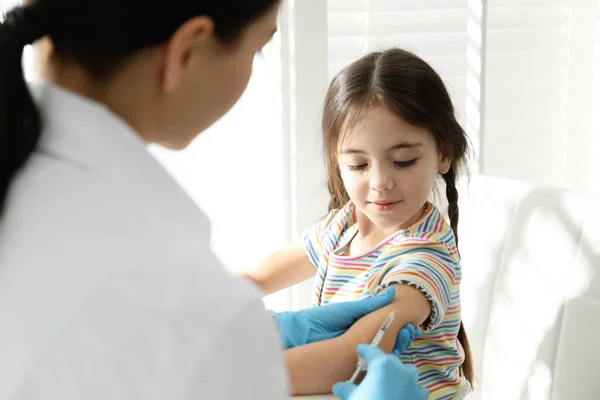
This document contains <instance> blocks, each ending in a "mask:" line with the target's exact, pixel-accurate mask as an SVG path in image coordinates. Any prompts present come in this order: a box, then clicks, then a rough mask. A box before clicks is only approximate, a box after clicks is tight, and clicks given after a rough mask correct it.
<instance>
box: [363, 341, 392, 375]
mask: <svg viewBox="0 0 600 400" xmlns="http://www.w3.org/2000/svg"><path fill="white" fill-rule="evenodd" d="M356 352H357V353H358V355H360V356H361V357H362V358H364V359H365V361H367V369H368V365H370V364H371V363H372V362H373V361H375V360H377V359H379V358H381V357H385V356H387V354H385V353H384V352H383V350H381V349H380V348H379V347H377V346H371V345H368V344H359V345H358V347H357V348H356Z"/></svg>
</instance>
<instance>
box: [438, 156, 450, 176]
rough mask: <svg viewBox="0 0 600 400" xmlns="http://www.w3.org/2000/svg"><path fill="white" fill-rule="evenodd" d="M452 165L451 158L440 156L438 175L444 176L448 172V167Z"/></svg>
mask: <svg viewBox="0 0 600 400" xmlns="http://www.w3.org/2000/svg"><path fill="white" fill-rule="evenodd" d="M451 165H452V158H451V157H450V156H443V155H440V161H439V165H438V168H439V170H440V174H442V175H444V174H445V173H447V172H448V171H449V170H450V166H451Z"/></svg>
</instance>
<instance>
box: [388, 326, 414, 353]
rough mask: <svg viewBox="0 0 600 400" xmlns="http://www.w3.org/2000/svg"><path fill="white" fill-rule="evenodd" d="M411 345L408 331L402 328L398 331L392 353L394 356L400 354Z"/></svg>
mask: <svg viewBox="0 0 600 400" xmlns="http://www.w3.org/2000/svg"><path fill="white" fill-rule="evenodd" d="M411 343H412V340H411V337H410V330H409V329H406V327H404V328H402V329H400V332H398V336H397V337H396V343H395V344H394V350H393V351H392V352H393V353H394V354H396V355H399V354H402V353H404V351H405V350H406V349H407V348H408V346H410V344H411Z"/></svg>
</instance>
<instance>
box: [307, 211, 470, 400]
mask: <svg viewBox="0 0 600 400" xmlns="http://www.w3.org/2000/svg"><path fill="white" fill-rule="evenodd" d="M357 232H358V225H357V223H356V212H355V207H354V205H353V204H352V202H350V203H348V204H347V205H346V206H345V207H343V208H341V209H337V210H333V211H331V212H330V213H329V214H328V215H327V216H326V217H325V218H323V219H322V220H321V221H320V222H319V223H318V224H317V225H315V226H313V227H311V228H309V229H307V230H306V231H305V232H304V245H305V249H306V252H307V254H308V256H309V258H310V260H311V262H312V263H313V265H314V266H315V267H316V268H317V274H316V277H315V285H314V292H313V306H320V305H326V304H329V303H336V302H342V301H351V300H358V299H364V298H368V297H370V296H373V295H376V294H377V293H379V292H380V291H381V290H383V289H384V288H385V287H387V286H389V285H391V284H405V285H411V286H413V287H415V288H417V289H419V290H420V291H421V292H422V293H423V294H424V295H425V296H426V297H427V299H428V300H429V303H430V304H431V313H430V315H429V317H428V318H427V320H426V321H425V323H424V324H423V326H422V327H421V328H422V330H423V333H422V335H421V336H420V337H419V338H418V339H417V340H415V342H414V343H413V345H412V346H411V347H410V348H409V349H407V350H406V351H405V352H404V354H402V355H401V356H400V358H401V360H402V361H403V362H404V363H407V364H413V365H415V366H416V367H417V369H418V370H419V383H420V384H421V385H422V386H423V387H425V388H426V389H427V390H428V391H429V398H430V399H436V400H437V399H460V398H463V397H464V396H465V395H466V394H467V393H468V392H469V391H470V385H469V382H468V381H466V380H465V379H464V378H463V377H461V376H459V373H458V368H459V366H460V365H461V364H462V363H463V361H464V351H463V348H462V346H461V345H460V343H459V341H458V339H457V335H458V330H459V328H460V322H461V313H460V291H459V287H460V280H461V268H460V258H459V255H458V250H457V248H456V243H455V237H454V233H453V231H452V229H451V228H450V226H449V225H448V223H447V222H446V220H445V219H444V217H443V216H442V214H441V213H440V212H439V211H438V210H437V208H436V207H435V206H433V205H432V204H431V203H427V205H426V206H425V209H424V213H423V216H422V217H421V218H420V219H419V221H417V222H416V223H415V224H413V225H412V226H410V227H409V228H407V229H401V230H399V231H397V232H396V233H394V234H393V235H391V236H389V237H388V238H386V239H385V240H383V241H382V242H381V243H379V244H378V245H377V246H375V247H374V248H373V249H371V250H369V251H367V252H366V253H364V254H360V255H352V256H346V255H344V254H346V251H347V249H348V245H349V244H350V242H351V241H352V239H353V238H354V236H355V235H356V233H357Z"/></svg>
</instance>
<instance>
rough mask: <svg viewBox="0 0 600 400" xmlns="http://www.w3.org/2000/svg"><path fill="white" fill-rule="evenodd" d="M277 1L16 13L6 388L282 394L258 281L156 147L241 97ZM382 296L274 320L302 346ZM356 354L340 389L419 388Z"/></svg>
mask: <svg viewBox="0 0 600 400" xmlns="http://www.w3.org/2000/svg"><path fill="white" fill-rule="evenodd" d="M278 8H279V1H278V0H244V1H237V0H196V1H181V0H172V1H169V2H167V3H165V2H162V1H161V2H158V1H153V0H144V1H142V0H104V1H99V0H89V1H80V0H38V1H36V2H35V3H34V5H32V6H29V7H26V8H19V9H16V10H13V11H12V12H11V13H9V15H8V18H7V21H6V23H5V24H4V25H2V26H0V212H1V213H2V214H1V215H2V217H1V218H2V219H1V220H0V354H1V355H2V356H1V357H0V400H8V399H11V400H13V399H17V400H19V399H38V398H53V399H54V398H60V399H65V400H69V399H102V400H104V399H192V398H193V399H198V398H199V399H253V400H259V399H260V400H269V399H284V398H286V397H287V393H286V377H285V373H284V368H283V367H282V364H281V355H280V353H279V351H280V350H279V347H278V343H279V342H280V341H279V340H278V338H277V335H276V331H275V329H274V328H273V326H274V324H273V321H272V319H271V318H270V317H269V315H268V314H267V313H266V312H265V310H264V308H263V305H262V302H261V300H260V297H259V295H258V293H257V291H256V290H255V289H254V288H253V287H251V286H249V285H248V284H246V283H244V282H242V281H239V280H237V279H234V278H232V277H231V276H229V275H228V274H227V273H226V272H225V271H224V269H223V268H222V267H221V266H220V264H219V262H218V260H217V259H216V258H215V256H214V255H213V254H212V252H211V251H210V247H209V239H210V224H209V221H208V220H207V218H206V217H205V216H204V214H202V213H201V212H200V211H199V210H198V209H197V207H196V206H195V205H194V204H193V203H192V201H191V200H190V199H189V198H188V197H187V196H186V195H185V194H184V193H183V191H182V190H181V189H180V188H179V187H178V186H177V184H176V183H175V182H174V181H173V180H172V179H171V178H170V177H169V175H168V174H167V173H166V172H165V171H164V170H163V169H162V168H161V167H160V166H159V164H158V163H157V162H156V161H155V160H154V159H153V158H152V157H151V156H150V155H149V154H148V152H147V151H146V145H147V144H148V143H159V144H161V145H163V146H167V147H170V148H173V149H182V148H184V147H186V146H187V145H188V144H189V143H190V142H191V141H192V140H193V139H194V138H195V137H196V135H197V134H198V132H202V131H203V130H205V129H206V128H208V127H209V126H210V125H211V124H213V123H214V122H215V121H216V120H218V119H219V118H220V117H221V116H222V115H223V114H224V113H225V112H226V111H227V110H229V109H230V108H231V107H232V105H233V104H234V103H235V102H236V101H237V100H238V98H239V97H240V95H241V94H242V92H243V91H244V89H245V87H246V85H247V82H248V79H249V76H250V71H251V68H252V61H253V58H254V55H255V53H256V52H257V51H259V50H260V48H261V47H262V46H263V45H264V44H266V43H267V42H268V41H269V40H270V39H271V37H272V35H273V33H274V32H275V30H276V26H277V24H276V22H277V21H276V20H277V13H278ZM46 35H49V37H50V38H51V40H52V44H53V48H54V50H53V52H52V55H51V58H50V59H49V64H48V69H47V71H46V72H47V80H48V82H46V83H43V84H40V85H38V86H35V87H29V86H28V85H27V84H26V83H25V81H24V77H23V71H22V68H21V56H22V52H23V48H24V46H25V45H26V44H28V43H32V42H34V41H36V40H37V39H40V38H42V37H44V36H46ZM223 156H224V157H226V156H227V150H226V149H223ZM231 162H233V163H235V162H238V161H237V160H231ZM243 167H244V166H243V165H242V164H240V168H243ZM210 189H211V188H207V190H210ZM383 296H385V295H383ZM388 297H390V298H391V296H389V295H388ZM386 301H387V300H386V298H385V297H382V298H375V299H372V301H367V302H360V303H357V304H349V305H346V306H339V307H337V308H335V307H330V308H329V307H325V308H322V309H317V310H315V311H312V312H311V313H309V311H310V310H307V311H304V312H301V314H289V313H287V314H277V315H275V320H276V321H277V324H278V325H279V326H280V328H281V335H282V338H283V340H284V343H286V342H285V341H286V340H291V342H290V343H291V344H290V345H296V344H303V342H308V341H310V340H321V339H323V338H327V337H333V336H335V335H340V334H343V332H344V330H345V328H344V327H343V326H340V325H339V324H340V322H339V321H340V320H344V316H345V317H346V322H347V323H348V324H351V323H352V322H353V320H355V319H356V318H359V317H360V316H361V315H363V314H364V313H367V312H370V311H372V310H374V309H375V308H377V307H381V306H382V305H384V304H385V302H386ZM293 315H295V317H292V316H293ZM353 318H354V319H353ZM318 327H321V330H322V332H321V334H318V333H319V332H320V331H319V329H318ZM299 332H308V333H307V334H306V335H304V336H300V337H299V336H298V335H299ZM315 332H316V333H317V335H316V336H315ZM404 335H405V336H404V339H406V338H407V337H408V339H406V340H407V341H410V339H412V338H413V337H414V334H412V333H410V332H409V333H408V334H407V333H406V331H405V333H404ZM406 335H408V336H406ZM401 342H402V340H399V343H400V345H399V346H397V348H398V349H399V350H401V349H402V348H403V346H405V344H404V345H403V344H402V343H401ZM405 343H406V341H405ZM359 352H360V353H361V354H362V355H363V356H364V357H365V358H366V359H367V360H368V362H369V372H368V374H367V377H366V378H365V380H364V381H363V383H361V385H360V386H359V387H358V388H357V387H355V386H352V385H349V384H340V385H338V386H336V393H338V394H339V395H340V397H342V398H344V399H345V398H348V399H366V398H369V399H384V398H405V399H421V398H423V397H419V396H422V395H423V393H422V389H420V388H418V386H417V385H416V375H415V371H414V369H409V368H407V367H406V366H404V365H402V364H401V363H400V362H399V361H398V359H397V357H393V356H388V355H385V354H383V353H381V352H378V351H377V349H374V348H371V347H368V346H366V347H364V346H363V347H361V348H360V349H359ZM391 377H393V379H391ZM399 377H400V378H401V379H399ZM413 393H414V395H413ZM401 396H404V397H401ZM425 396H426V395H425ZM424 398H426V397H424Z"/></svg>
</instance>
